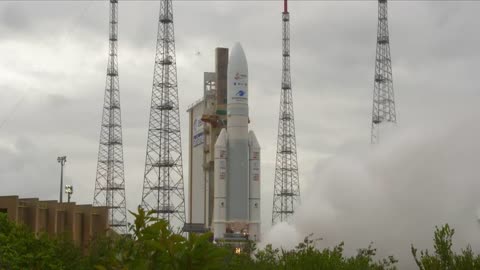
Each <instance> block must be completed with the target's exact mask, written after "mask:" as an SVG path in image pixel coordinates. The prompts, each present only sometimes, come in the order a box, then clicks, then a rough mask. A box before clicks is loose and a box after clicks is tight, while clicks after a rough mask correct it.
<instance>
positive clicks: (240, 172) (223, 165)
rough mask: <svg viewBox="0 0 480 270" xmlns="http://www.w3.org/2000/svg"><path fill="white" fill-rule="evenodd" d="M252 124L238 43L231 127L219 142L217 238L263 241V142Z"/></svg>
mask: <svg viewBox="0 0 480 270" xmlns="http://www.w3.org/2000/svg"><path fill="white" fill-rule="evenodd" d="M248 123H249V118H248V65H247V59H246V57H245V53H244V52H243V48H242V46H241V45H240V43H236V44H235V45H234V47H233V49H232V50H231V53H230V58H229V63H228V77H227V128H226V129H225V128H224V129H222V131H221V132H220V135H219V136H218V139H217V142H216V143H215V176H214V187H215V192H214V210H213V212H214V213H213V231H214V238H215V240H216V241H217V240H235V239H237V240H238V239H242V238H243V239H248V240H253V241H260V145H259V144H258V141H257V138H256V136H255V133H253V131H250V132H249V131H248Z"/></svg>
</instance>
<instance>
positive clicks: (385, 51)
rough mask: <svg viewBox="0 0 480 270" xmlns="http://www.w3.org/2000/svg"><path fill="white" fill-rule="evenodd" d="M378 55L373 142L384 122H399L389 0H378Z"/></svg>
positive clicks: (374, 89)
mask: <svg viewBox="0 0 480 270" xmlns="http://www.w3.org/2000/svg"><path fill="white" fill-rule="evenodd" d="M376 55H377V56H376V59H375V78H374V81H375V84H374V88H373V110H372V111H373V112H372V134H371V142H372V143H373V144H375V143H378V140H379V135H380V126H381V124H382V123H384V122H391V123H396V122H397V116H396V113H395V98H394V93H393V80H392V60H391V58H390V38H389V33H388V10H387V0H379V1H378V32H377V53H376Z"/></svg>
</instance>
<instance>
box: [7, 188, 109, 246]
mask: <svg viewBox="0 0 480 270" xmlns="http://www.w3.org/2000/svg"><path fill="white" fill-rule="evenodd" d="M0 212H3V213H6V214H7V216H8V219H9V220H11V221H13V222H15V223H17V224H24V225H25V226H27V227H29V228H30V229H31V230H32V231H33V232H34V233H36V234H41V233H47V234H48V235H50V236H51V237H54V236H62V237H66V238H67V239H71V240H72V241H73V242H74V243H75V244H76V245H77V246H78V247H82V248H83V249H84V250H85V249H86V248H87V247H88V244H89V241H90V240H91V239H92V238H93V237H94V236H96V235H105V234H107V233H108V222H107V218H108V209H107V208H105V207H92V205H76V204H75V203H58V202H56V201H39V200H38V199H36V198H30V199H21V198H18V196H4V197H1V196H0Z"/></svg>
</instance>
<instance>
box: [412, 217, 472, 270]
mask: <svg viewBox="0 0 480 270" xmlns="http://www.w3.org/2000/svg"><path fill="white" fill-rule="evenodd" d="M454 234H455V230H454V229H452V228H450V226H449V225H448V224H445V225H444V226H443V227H441V228H438V227H435V235H434V238H433V242H434V245H433V248H434V250H435V251H434V253H433V254H430V253H429V252H428V250H425V251H420V258H418V255H417V249H416V248H415V247H414V246H413V245H412V248H411V250H412V255H413V258H414V260H415V263H416V264H417V266H418V267H419V269H420V270H471V269H480V256H479V255H475V254H473V251H472V248H471V247H470V245H468V246H467V248H466V249H463V250H462V251H461V253H460V254H457V253H455V252H454V251H452V245H453V235H454Z"/></svg>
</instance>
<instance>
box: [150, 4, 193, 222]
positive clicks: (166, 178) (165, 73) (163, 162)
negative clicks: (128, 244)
mask: <svg viewBox="0 0 480 270" xmlns="http://www.w3.org/2000/svg"><path fill="white" fill-rule="evenodd" d="M159 17H160V18H159V23H158V36H157V49H156V56H155V67H154V74H153V87H152V101H151V107H150V123H149V128H148V140H147V153H146V158H145V173H144V182H143V194H142V207H143V208H144V209H146V210H149V211H152V210H153V211H154V212H155V214H156V217H157V218H161V219H164V220H167V221H168V222H169V223H170V226H171V227H172V228H174V227H176V228H181V227H182V226H183V225H184V223H185V197H184V188H183V167H182V145H181V140H180V117H179V104H178V88H177V65H176V59H175V38H174V37H175V36H174V27H173V7H172V0H161V1H160V16H159Z"/></svg>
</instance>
